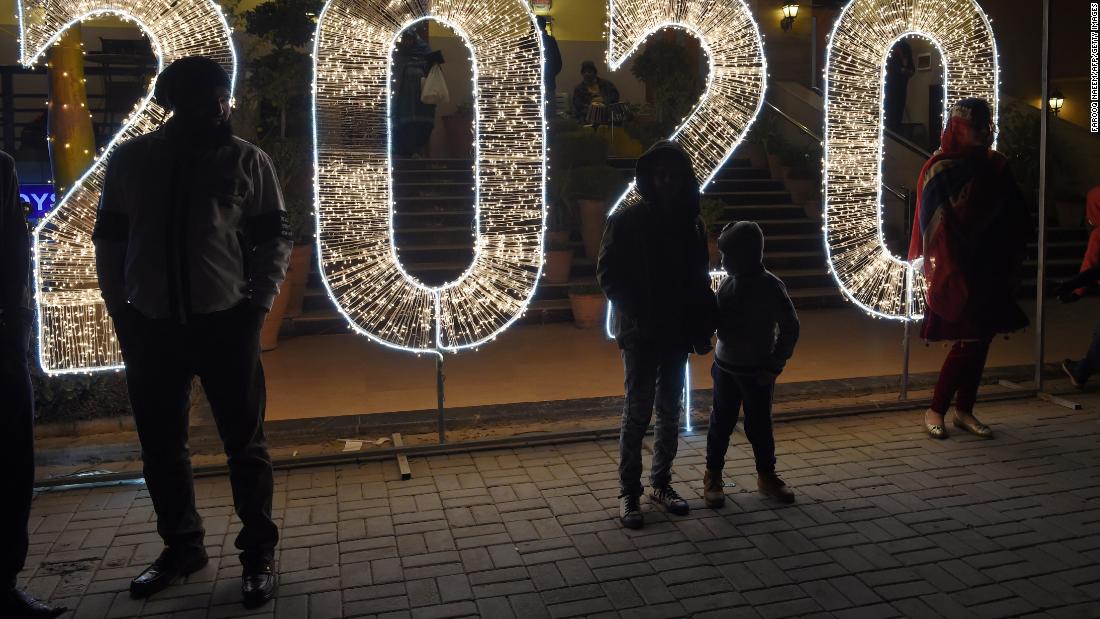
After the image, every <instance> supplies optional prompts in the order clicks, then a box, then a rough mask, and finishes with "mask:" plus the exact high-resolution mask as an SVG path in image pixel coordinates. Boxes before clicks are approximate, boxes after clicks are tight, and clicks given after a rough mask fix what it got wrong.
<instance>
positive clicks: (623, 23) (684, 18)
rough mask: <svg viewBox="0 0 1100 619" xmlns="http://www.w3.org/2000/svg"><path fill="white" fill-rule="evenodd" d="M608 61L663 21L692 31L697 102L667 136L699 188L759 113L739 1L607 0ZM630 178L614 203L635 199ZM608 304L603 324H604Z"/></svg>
mask: <svg viewBox="0 0 1100 619" xmlns="http://www.w3.org/2000/svg"><path fill="white" fill-rule="evenodd" d="M609 13H610V23H609V24H608V28H609V31H608V55H607V64H608V66H609V67H611V70H612V71H615V70H617V69H619V68H620V67H621V66H622V64H623V63H624V62H625V61H626V60H627V59H628V58H630V56H632V55H633V54H634V52H636V51H637V50H638V48H640V47H641V46H642V45H643V44H645V43H646V41H647V40H648V39H649V38H650V37H652V36H653V35H655V34H656V33H657V32H659V31H660V30H663V29H667V28H674V29H680V30H683V31H685V32H688V33H690V34H692V35H694V36H695V38H696V39H698V41H699V47H700V49H702V50H703V55H704V57H705V58H706V61H707V67H708V70H707V81H706V86H705V88H704V89H703V94H702V96H701V97H700V98H699V102H698V103H696V104H695V107H694V108H693V109H692V110H691V113H689V114H688V116H687V117H686V118H684V119H683V120H682V121H681V123H680V125H679V126H678V127H677V128H676V130H675V131H674V132H673V134H672V135H671V136H669V139H671V140H675V141H676V142H678V143H679V144H680V146H681V147H682V148H683V149H684V152H685V153H687V156H688V157H689V158H690V159H691V163H692V165H693V166H694V168H695V171H696V173H697V174H702V175H704V177H705V180H704V181H703V182H702V183H701V185H700V191H701V192H702V191H706V188H707V186H709V185H710V183H711V181H713V180H714V177H715V175H717V174H718V171H719V170H721V169H722V166H724V165H725V164H726V161H727V160H728V159H729V158H730V157H731V156H733V153H734V151H736V150H737V147H738V146H739V145H740V144H741V141H742V140H743V139H744V137H745V134H746V133H747V132H748V130H749V128H750V127H751V126H752V123H753V122H754V121H755V120H756V117H757V115H758V114H759V113H760V108H761V106H763V104H764V91H765V90H766V88H767V76H768V68H767V61H766V60H765V57H764V39H763V37H762V36H761V35H760V28H759V26H758V25H757V23H756V21H755V20H754V19H753V17H752V13H751V12H750V11H749V8H748V6H747V5H746V4H745V3H744V2H743V1H742V0H721V1H719V2H714V1H708V0H679V1H678V2H654V1H653V0H610V7H609ZM636 183H637V180H636V179H635V180H632V181H631V183H630V185H629V186H628V187H627V190H626V192H625V193H624V194H623V195H622V196H621V197H620V198H619V199H618V200H616V201H615V204H614V205H613V206H612V207H611V212H614V211H615V209H618V208H622V207H624V206H627V205H630V204H635V203H637V202H640V201H641V199H642V197H641V195H640V194H639V193H638V191H637V187H636ZM613 311H614V307H613V306H611V305H609V306H608V311H607V320H606V329H607V334H608V337H613V336H614V334H613V333H612V331H611V315H612V312H613Z"/></svg>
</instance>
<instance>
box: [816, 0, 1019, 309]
mask: <svg viewBox="0 0 1100 619" xmlns="http://www.w3.org/2000/svg"><path fill="white" fill-rule="evenodd" d="M906 36H920V37H923V38H925V39H928V40H929V41H931V42H933V43H934V44H935V45H936V47H937V48H938V49H939V51H940V55H941V58H942V61H943V65H944V76H943V80H944V110H943V114H944V116H943V118H944V119H946V118H947V116H946V113H947V109H948V106H950V105H951V104H952V103H954V102H956V101H958V100H959V99H963V98H966V97H978V98H982V99H985V100H987V101H989V103H990V107H992V109H993V114H994V125H995V126H996V124H997V114H998V112H997V110H998V103H999V101H998V98H999V95H998V79H999V74H998V71H999V66H998V57H997V45H996V41H995V40H994V37H993V29H992V27H991V25H990V22H989V18H988V17H987V16H986V15H985V13H984V12H983V11H982V9H981V7H980V6H978V4H977V3H976V2H974V0H853V1H852V2H851V3H850V4H848V5H847V6H845V7H844V9H843V10H842V11H841V13H840V16H839V17H838V18H837V22H836V24H835V25H834V27H833V31H832V34H831V35H830V36H829V46H828V52H827V60H826V68H825V145H824V157H823V164H822V165H823V170H824V172H823V179H822V182H823V183H824V199H825V209H824V226H823V231H824V237H825V251H826V253H827V255H828V259H829V272H830V273H831V274H832V276H833V278H834V279H835V280H836V282H837V285H838V286H839V287H840V289H841V291H842V292H843V294H844V296H845V297H846V298H847V299H848V300H850V301H852V302H853V303H855V304H856V305H857V306H859V307H860V308H861V309H863V310H864V311H865V312H867V313H869V314H871V315H873V316H876V317H879V318H888V319H893V320H917V319H920V318H922V317H923V313H924V297H925V294H924V293H925V289H926V286H927V284H926V282H925V280H924V277H923V275H922V274H921V273H919V272H917V271H915V270H914V269H913V267H912V265H911V264H910V263H909V262H907V261H906V260H904V259H902V258H899V257H897V256H894V255H892V254H891V253H890V251H889V250H888V249H887V248H886V244H885V241H884V240H883V233H882V209H883V206H882V160H883V159H882V158H883V149H884V135H885V134H884V124H885V122H884V109H883V103H884V96H883V93H884V90H885V83H886V69H885V66H886V58H887V55H888V54H889V53H890V49H891V48H892V47H893V46H894V44H895V43H897V42H898V41H899V40H900V39H902V38H904V37H906ZM913 180H914V182H916V179H913ZM917 190H918V191H919V190H920V188H918V189H917ZM907 238H908V237H907ZM907 282H911V283H910V284H909V285H907Z"/></svg>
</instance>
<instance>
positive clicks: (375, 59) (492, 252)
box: [313, 0, 546, 353]
mask: <svg viewBox="0 0 1100 619" xmlns="http://www.w3.org/2000/svg"><path fill="white" fill-rule="evenodd" d="M426 20H435V21H437V22H440V23H442V24H445V25H446V26H448V27H450V28H451V29H452V30H453V31H454V32H455V33H456V34H457V35H458V38H459V40H460V41H462V42H463V43H464V44H465V45H466V47H467V49H468V50H469V52H470V57H471V59H472V60H471V61H472V63H473V93H474V98H473V102H474V119H475V126H474V130H475V141H474V151H475V154H474V164H473V167H474V176H475V180H474V195H475V197H474V200H475V221H474V231H473V237H474V238H473V244H474V259H473V262H472V263H471V264H470V266H469V267H468V268H467V269H466V271H465V272H463V273H462V274H461V275H460V276H459V277H458V278H457V279H455V280H453V281H451V282H448V283H446V284H443V285H440V286H429V285H427V284H425V283H423V282H420V281H418V280H417V279H416V278H414V277H413V276H412V275H411V274H409V273H408V272H407V271H406V270H405V268H404V267H403V266H402V264H401V261H400V260H399V259H398V257H397V247H396V245H395V235H394V225H393V220H394V213H395V211H396V209H397V202H396V198H395V197H394V192H393V159H392V148H391V142H392V135H391V123H390V118H391V109H390V106H391V105H392V100H393V99H392V95H393V91H392V89H393V86H394V77H393V56H394V53H395V51H396V46H397V41H398V40H399V39H400V37H401V36H402V33H403V32H404V31H405V30H406V29H408V28H410V27H412V26H415V25H417V24H420V23H422V22H424V21H426ZM542 64H543V52H542V37H541V36H540V34H539V30H538V26H537V24H536V21H535V16H534V14H533V13H532V12H531V11H530V9H529V8H528V6H527V4H526V3H525V2H517V1H516V0H483V1H482V2H470V1H468V0H435V1H433V2H431V3H426V2H393V1H392V0H330V1H329V2H328V3H327V4H326V5H325V7H324V9H323V10H322V12H321V17H320V19H319V22H318V26H317V32H316V35H315V37H314V49H313V68H314V70H313V75H314V83H313V120H314V124H313V127H314V165H315V170H316V174H315V177H314V189H315V196H316V199H315V209H316V223H317V250H318V256H319V257H320V264H321V273H322V280H323V281H324V285H325V289H326V290H327V291H328V293H329V295H330V296H331V297H332V299H333V302H334V304H335V305H336V307H337V308H338V309H339V311H340V313H341V314H342V315H343V316H344V318H345V319H347V321H348V323H349V324H350V325H351V327H352V329H354V330H355V331H356V332H357V333H360V334H362V335H365V336H367V337H369V338H371V339H372V340H374V341H376V342H379V343H382V344H384V345H386V346H390V347H392V348H396V349H399V350H405V351H409V352H416V353H426V352H439V351H449V352H455V351H458V350H461V349H466V348H473V347H476V346H479V345H481V344H483V343H485V342H488V341H490V340H492V339H494V338H495V337H496V336H497V335H499V334H500V333H502V332H503V331H504V330H505V329H507V328H508V327H509V326H510V325H512V324H513V323H514V322H515V321H516V320H518V319H519V318H520V316H522V315H523V313H524V311H526V309H527V305H528V303H529V302H530V300H531V297H532V295H533V294H534V291H535V286H536V285H537V283H538V280H539V277H540V275H541V272H542V263H543V233H544V228H545V222H546V207H545V204H546V195H545V194H546V190H545V182H546V148H545V144H546V123H545V119H544V117H543V114H544V110H543V101H544V97H543V81H542Z"/></svg>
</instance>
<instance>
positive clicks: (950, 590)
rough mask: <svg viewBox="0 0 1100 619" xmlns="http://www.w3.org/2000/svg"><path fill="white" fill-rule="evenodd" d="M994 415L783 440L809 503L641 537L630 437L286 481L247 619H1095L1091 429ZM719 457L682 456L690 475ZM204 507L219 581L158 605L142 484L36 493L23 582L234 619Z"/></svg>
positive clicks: (190, 583)
mask: <svg viewBox="0 0 1100 619" xmlns="http://www.w3.org/2000/svg"><path fill="white" fill-rule="evenodd" d="M1080 397H1081V398H1082V399H1086V400H1088V401H1090V402H1091V403H1093V404H1094V405H1095V404H1100V396H1097V395H1093V394H1081V395H1080ZM1035 407H1038V408H1039V410H1040V411H1041V412H1040V413H1039V414H1036V411H1035V410H1034V409H1035ZM1000 408H1001V411H1002V412H1001V414H1000V415H999V416H998V419H997V421H998V426H999V427H998V431H999V433H1000V434H1001V436H1002V438H1001V439H1000V440H998V441H992V442H978V441H972V440H969V439H966V438H965V437H963V438H962V439H960V440H958V441H948V442H931V441H927V440H926V438H925V436H924V435H923V433H921V432H920V431H919V426H918V427H914V426H913V424H912V419H911V413H908V412H903V413H877V414H872V415H865V416H861V417H858V418H834V419H830V420H827V421H818V420H801V421H798V422H795V423H778V424H777V426H776V431H777V437H778V439H779V440H778V447H779V453H780V459H781V460H782V461H783V463H784V470H785V471H788V475H787V477H788V479H790V480H791V481H792V483H793V484H794V485H795V486H796V487H797V488H798V489H799V494H800V500H799V502H798V503H796V504H795V505H793V506H778V505H774V504H770V503H768V502H766V501H761V500H760V499H759V497H757V496H755V494H754V493H749V492H734V493H731V494H730V495H729V496H730V502H729V504H728V505H727V507H726V508H725V509H723V510H719V511H715V512H711V511H709V510H707V511H705V512H704V511H701V510H700V511H697V512H696V513H693V514H692V515H691V516H690V517H688V518H672V517H668V516H667V515H665V514H663V513H660V512H656V511H655V512H653V514H652V517H651V518H650V519H649V522H647V526H646V528H645V529H643V530H641V531H626V530H624V529H622V528H621V527H620V526H619V524H618V523H617V522H616V521H615V519H614V517H613V506H614V503H615V496H616V494H617V479H616V477H617V474H616V471H615V458H616V456H615V453H616V447H615V443H614V441H602V442H587V443H577V444H572V445H556V446H553V445H552V446H539V447H530V448H517V449H502V450H494V451H491V452H482V453H477V454H464V453H456V454H449V455H437V456H430V457H426V458H417V459H415V462H414V463H413V464H414V467H415V471H416V475H415V477H414V479H413V480H411V481H400V480H399V479H398V478H397V477H398V476H397V471H396V468H394V467H393V466H392V462H391V463H388V464H387V463H382V462H364V463H359V464H347V465H340V466H337V467H331V466H330V467H324V466H322V467H316V468H313V469H301V470H296V471H293V472H292V473H287V472H279V473H278V474H277V479H278V481H277V487H276V497H275V512H276V513H275V516H276V519H277V520H278V521H279V522H280V523H281V527H282V529H283V531H282V532H283V542H282V543H281V544H280V548H279V550H278V559H279V563H280V570H281V572H282V588H281V591H280V598H279V599H278V600H277V601H276V603H275V604H273V605H271V606H269V607H267V608H264V609H259V611H258V612H256V613H254V614H251V615H249V616H253V617H272V616H274V617H276V618H277V619H282V618H284V617H303V618H305V619H312V618H325V617H336V616H345V617H361V616H368V615H369V616H372V617H398V616H400V617H412V616H424V617H450V616H469V615H481V616H485V617H512V616H517V617H522V619H539V618H541V617H548V616H551V615H553V616H591V617H604V616H607V617H611V616H621V617H684V616H698V617H723V618H724V617H728V616H736V617H739V618H741V617H747V618H751V617H807V618H812V617H824V616H835V617H838V618H861V617H867V618H873V617H899V616H913V617H924V616H945V617H1000V616H1010V615H1011V616H1046V617H1089V618H1091V617H1094V616H1100V605H1098V603H1097V599H1100V580H1098V579H1097V576H1096V574H1097V573H1100V572H1098V571H1097V570H1098V569H1100V535H1092V534H1091V533H1090V530H1091V529H1090V527H1092V526H1093V525H1094V524H1095V513H1094V512H1095V510H1094V509H1093V507H1094V503H1095V501H1096V500H1097V499H1100V483H1098V482H1097V481H1096V480H1097V479H1100V469H1098V468H1097V466H1096V464H1095V463H1096V462H1098V461H1100V458H1097V456H1098V455H1100V453H1098V452H1100V447H1098V446H1097V445H1096V443H1095V441H1094V440H1092V438H1093V437H1094V435H1095V420H1094V418H1093V417H1090V416H1089V415H1088V414H1087V413H1078V412H1065V411H1061V410H1058V411H1056V412H1057V415H1053V416H1052V415H1051V414H1049V407H1048V406H1047V405H1044V404H1038V403H1034V402H1030V401H1028V402H1019V403H1016V402H1012V403H1004V404H1002V405H1000ZM704 450H705V437H703V436H702V435H697V436H691V437H685V440H684V441H682V443H681V446H680V456H679V459H678V463H677V464H678V466H679V467H681V468H680V470H681V474H682V475H683V476H684V478H685V480H686V479H691V477H692V476H694V475H697V474H698V472H699V467H701V466H702V464H703V451H704ZM734 452H736V453H734V454H733V455H731V460H730V463H729V467H728V468H729V469H730V473H729V476H730V478H731V479H738V480H743V481H742V483H751V480H752V461H751V457H749V454H748V453H747V452H744V453H740V452H739V451H738V450H734ZM933 471H934V472H935V474H933V473H932V472H933ZM695 490H697V488H696V489H695ZM688 494H689V496H692V495H691V494H690V493H688ZM196 496H197V497H198V503H199V507H200V510H201V513H202V515H203V517H204V520H205V523H206V528H207V548H208V550H209V552H210V553H211V555H212V561H211V564H210V566H209V567H208V568H206V569H204V570H202V571H201V572H199V573H196V574H194V575H192V576H191V577H190V578H188V579H187V580H186V581H185V582H183V583H179V584H177V585H175V586H173V587H171V588H169V589H168V590H166V591H164V592H162V593H161V594H159V595H158V596H157V597H156V598H154V599H151V600H148V601H141V600H131V599H129V596H128V594H127V592H126V588H127V586H128V581H129V579H130V578H132V577H133V576H134V575H136V573H137V572H138V571H140V570H141V569H142V568H143V567H144V566H145V565H146V564H147V563H148V562H149V561H151V560H152V559H153V558H155V557H156V555H157V554H158V553H159V552H160V550H161V547H162V545H161V542H160V540H159V537H158V536H157V535H156V532H155V516H154V514H153V511H152V507H151V502H150V501H149V498H148V493H147V492H146V491H144V490H140V491H138V490H133V489H131V488H127V489H125V490H119V489H117V488H113V489H112V488H101V489H94V490H79V491H74V492H61V493H53V494H49V495H43V496H41V497H38V498H37V499H36V501H35V504H34V512H35V513H34V514H33V515H32V524H31V530H32V531H33V533H32V547H31V557H30V559H29V561H28V569H27V570H26V571H25V572H24V574H23V575H22V577H21V583H22V582H25V583H27V585H28V588H29V590H30V591H32V592H33V593H35V594H36V595H39V596H41V597H47V598H51V599H53V600H58V601H63V602H65V603H67V604H68V605H70V606H72V607H74V608H75V609H76V610H75V611H74V613H73V615H72V616H74V617H98V616H105V617H133V616H138V615H142V616H152V615H155V614H158V613H159V614H161V615H162V616H163V615H168V614H171V615H172V616H173V618H174V619H199V618H200V617H208V618H221V617H236V616H240V614H241V612H242V609H241V607H240V604H239V593H238V591H237V582H236V580H237V578H238V577H239V574H240V567H239V565H237V562H236V561H235V560H234V559H233V555H235V554H236V552H237V551H236V549H235V548H234V547H233V539H234V537H235V536H236V534H237V532H238V531H239V530H240V523H239V521H237V520H236V518H235V517H234V516H233V510H232V493H231V489H230V487H229V484H228V483H227V481H226V480H225V479H224V478H205V479H200V480H198V481H197V482H196ZM695 500H697V499H695Z"/></svg>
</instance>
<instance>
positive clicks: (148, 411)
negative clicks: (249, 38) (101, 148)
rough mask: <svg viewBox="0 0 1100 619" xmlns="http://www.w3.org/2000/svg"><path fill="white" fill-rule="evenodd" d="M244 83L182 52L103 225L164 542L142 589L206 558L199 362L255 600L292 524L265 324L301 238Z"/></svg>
mask: <svg viewBox="0 0 1100 619" xmlns="http://www.w3.org/2000/svg"><path fill="white" fill-rule="evenodd" d="M229 87H230V81H229V76H228V75H227V74H226V72H225V70H224V69H222V68H221V66H220V65H218V64H217V63H216V62H214V61H213V60H211V59H209V58H202V57H197V56H193V57H189V58H183V59H181V60H177V61H175V62H174V63H172V64H171V65H170V66H169V67H168V68H167V69H165V70H164V72H163V73H161V75H160V77H159V78H158V79H157V86H156V91H155V92H154V96H155V97H156V99H157V102H158V103H160V104H161V105H163V106H165V107H167V108H169V109H171V110H172V111H173V113H174V115H173V117H172V118H171V120H169V121H168V122H167V123H166V124H165V126H164V127H162V128H161V129H158V130H157V131H154V132H152V133H149V134H146V135H143V136H141V137H137V138H134V139H132V140H130V141H128V142H126V143H124V144H121V145H119V146H118V147H117V148H116V150H115V152H114V154H113V155H111V159H110V162H109V163H108V166H107V171H106V174H105V181H104V186H103V195H102V199H101V203H100V207H99V213H98V218H97V220H96V227H95V233H94V235H93V239H94V241H95V246H96V269H97V271H98V274H99V283H100V288H101V289H102V291H103V299H104V301H105V302H106V305H107V311H108V312H109V313H110V315H111V317H112V318H113V319H114V323H115V331H116V332H117V334H118V338H119V344H120V345H121V348H122V356H123V359H124V360H125V362H126V379H127V383H128V385H129V391H130V404H131V406H132V408H133V411H134V421H135V424H136V426H137V431H138V437H139V439H140V441H141V451H142V459H143V461H144V472H145V481H146V483H147V484H148V487H149V494H150V496H151V497H152V499H153V508H154V509H155V510H156V513H157V532H158V533H159V534H160V536H161V538H162V539H163V540H164V544H165V550H164V552H163V553H162V554H161V555H160V558H158V559H157V560H156V561H155V562H154V563H153V565H152V566H150V567H149V568H148V569H146V570H145V571H144V572H142V573H141V574H140V575H139V576H138V577H137V578H135V579H134V580H133V581H132V582H131V584H130V593H131V595H132V596H134V597H137V598H141V597H147V596H150V595H152V594H154V593H156V592H157V591H160V590H162V589H164V588H165V587H167V586H168V585H169V584H171V582H172V581H173V580H174V579H176V578H177V577H179V576H183V575H186V574H189V573H191V572H194V571H196V570H198V569H200V568H202V567H203V566H204V565H205V564H206V562H207V556H206V550H205V548H204V545H203V538H204V530H203V526H202V519H201V518H200V517H199V514H198V511H196V509H195V491H194V483H193V479H192V474H191V459H190V454H189V451H188V446H187V441H188V436H187V435H188V409H189V401H190V394H191V380H192V377H193V376H195V375H198V376H199V378H200V379H201V380H202V384H203V388H204V390H205V392H206V397H207V399H208V400H209V401H210V406H211V409H212V410H213V414H214V419H215V421H216V422H217V427H218V432H219V434H220V435H221V438H222V442H223V444H224V447H225V452H226V455H227V456H228V461H229V471H230V473H229V479H230V483H231V484H232V487H233V504H234V506H235V507H236V511H237V515H238V516H239V517H240V519H241V522H242V525H243V526H242V528H241V531H240V534H239V535H238V536H237V540H236V545H237V548H238V549H240V550H241V554H240V559H241V563H242V565H243V567H244V569H243V571H242V583H241V593H242V596H243V598H244V602H245V605H246V606H249V607H255V606H259V605H261V604H263V603H264V602H266V601H267V600H269V599H271V597H272V596H273V594H274V590H275V585H276V574H275V572H274V569H273V565H272V561H273V558H274V552H275V545H276V543H277V541H278V538H279V534H278V530H277V528H276V526H275V523H274V522H273V521H272V519H271V499H272V492H273V486H274V482H273V474H272V469H271V459H270V457H269V456H268V453H267V446H266V440H265V438H264V430H263V418H264V407H265V397H266V396H265V386H264V374H263V367H262V366H261V364H260V341H259V337H260V327H261V326H262V325H263V321H264V317H265V316H266V314H267V311H268V310H269V309H270V308H271V304H272V302H273V300H274V299H275V295H276V294H277V293H278V290H279V284H280V283H281V282H282V281H283V278H284V276H285V275H286V268H287V260H288V258H289V256H290V240H289V230H288V226H287V219H286V210H285V209H284V207H283V199H282V194H281V192H280V188H279V183H278V180H277V179H276V176H275V169H274V167H273V166H272V163H271V160H270V159H269V158H268V156H267V155H266V154H265V153H264V152H263V151H261V150H260V149H259V148H257V147H255V146H253V145H252V144H249V143H248V142H245V141H243V140H240V139H238V138H236V137H234V136H233V133H232V129H231V127H230V125H229V113H230V105H229V96H230V95H229Z"/></svg>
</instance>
